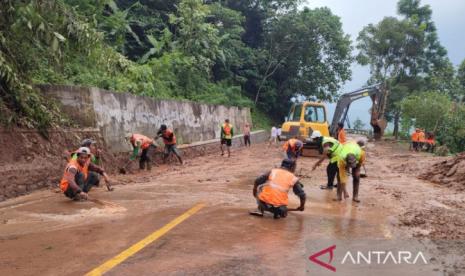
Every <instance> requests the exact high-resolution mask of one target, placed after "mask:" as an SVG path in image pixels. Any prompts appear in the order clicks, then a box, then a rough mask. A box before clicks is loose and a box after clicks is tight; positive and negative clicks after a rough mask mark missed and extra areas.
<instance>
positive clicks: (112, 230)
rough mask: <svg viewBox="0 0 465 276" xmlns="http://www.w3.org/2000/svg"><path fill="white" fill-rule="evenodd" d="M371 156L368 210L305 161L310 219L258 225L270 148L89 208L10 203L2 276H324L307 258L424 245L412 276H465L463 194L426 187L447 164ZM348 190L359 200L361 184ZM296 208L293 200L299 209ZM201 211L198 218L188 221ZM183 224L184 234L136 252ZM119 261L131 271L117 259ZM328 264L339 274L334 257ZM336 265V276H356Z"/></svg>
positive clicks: (398, 151) (139, 182)
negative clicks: (337, 249) (335, 250)
mask: <svg viewBox="0 0 465 276" xmlns="http://www.w3.org/2000/svg"><path fill="white" fill-rule="evenodd" d="M367 147H368V150H367V157H368V158H367V165H366V168H367V174H368V177H367V178H363V179H362V180H361V187H360V199H361V203H353V202H352V200H351V198H349V200H346V201H343V202H335V201H334V200H333V199H334V198H335V195H336V192H335V190H333V191H326V190H321V189H320V188H319V186H320V185H321V184H325V182H326V171H325V170H326V164H324V165H323V166H321V167H320V168H318V169H317V170H316V171H314V172H311V166H312V165H313V164H314V162H316V159H315V158H301V159H299V162H298V168H297V171H296V172H297V174H300V175H301V176H302V177H301V182H302V183H303V184H304V185H305V187H304V189H305V191H306V193H307V204H306V209H305V211H303V212H293V213H290V214H289V215H288V217H287V218H285V219H279V220H274V219H273V218H272V217H271V216H267V217H264V218H260V217H253V216H250V215H248V210H253V209H254V208H255V207H256V204H255V200H254V198H253V197H252V187H253V181H254V179H255V177H257V176H258V175H260V174H261V173H263V172H265V171H266V170H269V169H271V168H273V167H275V166H278V165H279V164H280V160H281V157H282V153H281V151H280V148H278V147H268V146H267V145H265V144H260V145H253V147H252V148H250V149H238V150H234V151H233V153H232V157H231V158H227V157H221V156H220V155H219V153H218V155H215V156H212V155H211V156H204V157H200V158H196V159H193V160H187V162H186V164H185V165H183V166H179V165H161V166H159V167H154V168H153V170H152V172H142V173H136V174H130V175H120V176H114V179H115V181H116V182H118V183H119V184H120V185H116V186H115V188H116V189H115V191H113V192H107V191H106V190H105V189H104V188H96V189H94V190H92V191H91V193H90V197H91V199H92V200H90V201H87V202H72V201H70V200H68V199H66V198H65V197H64V196H63V195H62V194H60V193H54V192H53V191H48V190H46V191H40V192H35V193H33V194H30V195H27V196H23V197H19V198H16V199H12V200H8V201H5V202H2V203H1V204H0V275H84V274H86V273H88V272H90V271H93V270H94V269H97V270H94V272H95V271H97V272H99V271H100V272H102V271H103V270H99V269H101V265H102V264H103V263H105V262H107V261H110V262H109V263H110V264H111V268H109V269H107V270H105V271H103V272H106V274H107V275H258V274H265V273H266V274H269V275H323V273H320V271H321V269H323V270H325V268H322V267H321V266H320V267H318V265H317V264H315V263H314V262H311V261H310V260H309V256H310V255H312V254H314V253H315V251H319V250H316V249H324V248H326V247H327V246H330V245H332V244H337V243H338V242H347V241H357V242H358V243H365V244H364V246H365V247H367V246H370V245H371V244H378V243H382V242H385V241H392V242H397V243H400V244H402V243H403V241H419V242H420V243H422V244H428V246H427V247H428V248H427V250H428V252H425V259H426V261H427V262H428V265H429V266H428V267H427V268H426V267H420V268H418V267H416V266H412V267H413V269H412V267H410V268H409V270H407V272H405V273H403V274H404V275H463V273H465V269H464V263H465V262H464V260H463V258H462V257H460V256H463V255H464V253H465V249H464V248H465V245H464V244H463V243H462V244H460V243H459V242H460V241H463V240H464V239H465V230H464V227H465V226H464V225H465V223H464V222H465V209H464V208H465V204H464V203H465V195H464V194H463V192H462V193H459V192H457V191H455V190H452V189H450V188H446V187H441V186H439V185H436V184H432V183H429V182H427V181H424V180H419V179H417V175H419V174H420V173H421V172H422V171H423V170H424V169H425V168H428V166H430V165H431V164H432V163H434V162H437V161H438V160H440V158H439V157H432V156H430V155H426V154H419V153H411V152H408V150H407V149H405V148H404V147H401V146H399V145H397V144H394V143H389V142H380V143H377V144H376V145H375V144H373V143H369V144H368V146H367ZM348 190H349V193H350V195H351V196H352V187H351V184H349V186H348ZM199 204H203V205H199ZM297 206H298V198H297V197H295V196H294V195H292V194H291V195H290V207H297ZM193 207H194V208H197V212H195V213H186V211H188V210H190V209H191V208H193ZM183 214H184V216H185V217H184V220H182V221H181V222H179V221H178V222H179V223H178V224H177V225H176V226H175V227H174V228H170V229H168V230H167V231H165V232H164V233H162V234H161V235H159V236H158V237H157V238H156V239H155V240H154V241H152V242H147V243H145V244H144V246H143V247H142V248H140V250H137V251H131V250H129V251H127V249H128V248H131V246H133V245H135V244H137V243H138V242H139V241H144V239H146V238H147V237H150V235H152V237H153V233H155V232H156V231H157V230H159V229H167V228H166V227H167V225H168V226H169V225H172V223H173V221H176V220H179V218H180V216H183ZM186 214H187V215H186ZM170 223H171V224H170ZM156 233H158V234H159V232H156ZM158 234H155V235H158ZM139 245H140V244H139ZM325 245H326V246H325ZM391 249H392V248H391ZM125 250H126V251H125ZM122 252H123V253H122ZM118 254H122V255H124V258H123V260H121V259H119V261H118V260H117V259H114V257H115V256H117V255H118ZM120 256H121V255H120ZM339 257H340V256H339ZM337 258H338V257H336V259H337ZM321 260H322V262H325V263H331V262H330V261H329V260H328V257H327V256H326V257H325V256H321ZM337 260H339V259H337ZM331 264H332V265H334V266H336V268H337V269H338V271H339V272H340V273H339V274H338V275H351V274H352V273H348V272H347V273H346V274H344V273H343V272H342V273H341V271H344V268H343V267H340V263H336V262H334V261H333V262H332V263H331ZM391 265H394V264H391ZM364 269H365V270H364ZM364 269H361V270H359V272H358V275H373V273H374V271H376V274H377V275H392V273H393V271H394V270H391V269H390V268H389V267H387V266H383V265H379V267H378V270H370V269H369V268H367V267H365V268H364ZM375 269H376V268H375ZM347 271H349V270H347ZM329 272H331V273H333V272H332V271H329ZM328 275H334V274H328Z"/></svg>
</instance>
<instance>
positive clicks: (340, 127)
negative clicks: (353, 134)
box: [337, 122, 347, 144]
mask: <svg viewBox="0 0 465 276" xmlns="http://www.w3.org/2000/svg"><path fill="white" fill-rule="evenodd" d="M337 140H338V141H339V143H341V144H344V143H345V142H346V141H347V139H346V131H345V130H344V123H343V122H339V123H338V124H337Z"/></svg>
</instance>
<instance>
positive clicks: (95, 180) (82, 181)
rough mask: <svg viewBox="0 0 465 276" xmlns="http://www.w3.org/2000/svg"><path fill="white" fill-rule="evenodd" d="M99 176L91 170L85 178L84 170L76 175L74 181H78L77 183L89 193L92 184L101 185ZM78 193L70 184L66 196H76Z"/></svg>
mask: <svg viewBox="0 0 465 276" xmlns="http://www.w3.org/2000/svg"><path fill="white" fill-rule="evenodd" d="M99 178H100V177H99V175H98V174H97V173H96V172H89V173H88V175H87V178H85V176H84V174H83V173H82V172H78V173H77V174H76V176H75V177H74V181H76V184H77V185H78V186H79V188H81V190H82V191H83V192H85V193H88V192H89V191H90V189H92V186H98V185H99V182H100V179H99ZM76 195H77V193H76V192H75V191H74V190H73V189H72V188H71V186H68V189H66V191H65V196H67V197H69V198H74V197H75V196H76Z"/></svg>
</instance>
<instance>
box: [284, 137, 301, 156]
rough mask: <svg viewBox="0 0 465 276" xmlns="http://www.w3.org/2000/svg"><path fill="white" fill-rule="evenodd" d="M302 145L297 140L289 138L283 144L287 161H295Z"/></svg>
mask: <svg viewBox="0 0 465 276" xmlns="http://www.w3.org/2000/svg"><path fill="white" fill-rule="evenodd" d="M303 147H304V143H303V142H302V141H300V140H299V139H297V138H295V137H294V138H291V139H289V140H287V141H286V142H285V143H284V144H283V150H284V154H285V155H286V158H287V159H291V160H296V159H297V158H298V157H299V155H301V154H302V149H303Z"/></svg>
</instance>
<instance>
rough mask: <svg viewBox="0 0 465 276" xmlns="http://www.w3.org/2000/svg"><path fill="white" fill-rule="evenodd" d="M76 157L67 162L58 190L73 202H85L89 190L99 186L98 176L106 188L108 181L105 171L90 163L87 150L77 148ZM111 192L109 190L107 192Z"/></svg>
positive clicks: (85, 148)
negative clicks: (101, 178) (101, 177)
mask: <svg viewBox="0 0 465 276" xmlns="http://www.w3.org/2000/svg"><path fill="white" fill-rule="evenodd" d="M76 156H77V158H76V159H73V158H71V159H70V160H69V163H68V164H67V165H66V168H65V171H64V173H63V178H62V179H61V182H60V188H61V190H62V191H63V193H64V194H65V196H67V197H69V198H71V199H73V200H81V199H82V200H86V199H87V198H88V192H89V191H90V189H91V188H92V187H93V186H98V184H99V177H98V174H100V175H102V176H103V179H104V180H105V182H106V183H107V187H110V179H109V177H108V175H107V174H106V173H105V171H104V170H103V169H102V168H100V167H99V166H97V165H95V164H93V163H92V162H90V157H91V152H90V149H89V148H87V147H81V148H79V149H78V150H77V151H76ZM111 190H112V189H111ZM111 190H110V189H109V191H111Z"/></svg>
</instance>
